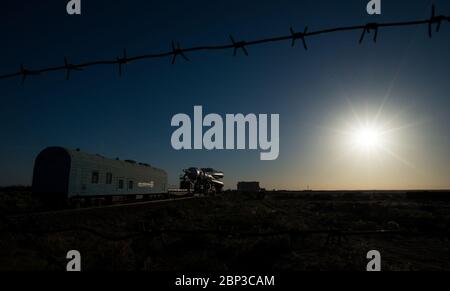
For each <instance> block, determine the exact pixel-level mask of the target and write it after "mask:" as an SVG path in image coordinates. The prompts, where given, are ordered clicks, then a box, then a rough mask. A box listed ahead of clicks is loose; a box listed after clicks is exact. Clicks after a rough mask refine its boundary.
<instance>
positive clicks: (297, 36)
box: [289, 26, 308, 50]
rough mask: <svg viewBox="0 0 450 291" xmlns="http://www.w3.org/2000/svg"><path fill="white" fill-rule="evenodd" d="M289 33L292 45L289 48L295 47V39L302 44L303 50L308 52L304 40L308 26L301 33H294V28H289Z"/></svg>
mask: <svg viewBox="0 0 450 291" xmlns="http://www.w3.org/2000/svg"><path fill="white" fill-rule="evenodd" d="M289 30H290V32H291V36H292V43H291V46H292V47H295V42H296V41H297V39H301V40H302V42H303V48H304V49H305V50H308V46H307V45H306V40H305V36H306V34H307V33H308V26H306V27H305V29H304V30H303V33H302V32H295V31H294V28H292V26H291V27H290V28H289Z"/></svg>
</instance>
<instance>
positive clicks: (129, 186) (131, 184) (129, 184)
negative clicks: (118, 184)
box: [128, 181, 133, 189]
mask: <svg viewBox="0 0 450 291" xmlns="http://www.w3.org/2000/svg"><path fill="white" fill-rule="evenodd" d="M128 189H133V181H128Z"/></svg>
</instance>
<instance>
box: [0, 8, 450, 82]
mask: <svg viewBox="0 0 450 291" xmlns="http://www.w3.org/2000/svg"><path fill="white" fill-rule="evenodd" d="M444 21H447V22H450V16H446V15H437V14H436V8H435V6H434V5H433V6H432V9H431V16H430V18H428V19H424V20H413V21H404V22H386V23H376V22H371V23H366V24H363V25H355V26H343V27H335V28H328V29H323V30H317V31H309V30H308V26H306V27H305V28H304V30H303V32H296V31H295V30H294V28H293V27H290V29H289V32H290V34H289V35H284V36H277V37H270V38H264V39H258V40H253V41H243V40H240V41H236V40H235V38H234V37H233V35H231V34H230V35H229V38H230V40H231V44H224V45H210V46H198V47H191V48H183V47H182V46H181V44H180V43H178V42H175V41H172V43H171V48H172V50H171V51H167V52H161V53H154V54H144V55H138V56H128V54H127V50H126V49H124V50H123V54H122V56H121V57H117V58H116V59H114V60H97V61H90V62H85V63H79V64H72V63H70V62H69V61H68V58H67V57H66V58H64V65H62V66H54V67H47V68H42V69H34V70H32V69H29V68H27V67H25V65H24V64H21V65H20V69H19V71H18V72H15V73H10V74H6V75H0V79H9V78H14V77H18V76H21V77H22V79H21V83H22V84H24V83H25V80H26V79H27V78H28V77H29V76H36V75H41V74H43V73H50V72H57V71H65V73H66V80H69V79H70V75H71V72H72V71H82V70H83V69H85V68H88V67H93V66H101V65H117V66H118V72H119V76H122V75H123V67H124V66H125V65H127V64H130V63H132V62H137V61H142V60H147V59H156V58H166V57H172V61H171V63H172V64H175V63H176V61H177V58H179V57H181V58H182V59H184V60H185V61H190V59H189V58H188V57H187V55H186V54H187V53H192V52H200V51H218V50H229V49H233V56H237V54H238V51H242V52H243V53H244V55H246V56H248V55H249V52H248V49H247V48H248V47H250V46H256V45H262V44H268V43H274V42H282V41H287V40H291V47H295V45H296V42H297V40H301V41H302V44H303V48H304V49H305V50H308V48H309V47H308V45H307V38H309V37H313V36H318V35H323V34H331V33H336V32H345V31H357V30H362V33H361V36H360V38H359V43H360V44H361V43H362V42H363V41H364V38H365V37H366V34H370V33H371V32H372V31H373V41H374V42H375V43H376V42H377V40H378V36H379V33H380V29H382V28H393V27H405V26H418V25H427V26H428V36H429V38H432V36H433V26H435V27H436V30H435V31H436V32H440V30H441V26H442V22H444Z"/></svg>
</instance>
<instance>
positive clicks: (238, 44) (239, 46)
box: [230, 34, 248, 57]
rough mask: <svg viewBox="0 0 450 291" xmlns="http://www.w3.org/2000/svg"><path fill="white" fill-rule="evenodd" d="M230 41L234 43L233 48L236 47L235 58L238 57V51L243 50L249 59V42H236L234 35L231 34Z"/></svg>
mask: <svg viewBox="0 0 450 291" xmlns="http://www.w3.org/2000/svg"><path fill="white" fill-rule="evenodd" d="M230 39H231V42H232V43H233V47H234V53H233V56H236V55H237V51H238V49H241V50H242V51H243V52H244V54H245V55H246V56H247V57H248V51H247V49H246V48H245V46H246V45H247V42H245V41H235V40H234V37H233V35H231V34H230Z"/></svg>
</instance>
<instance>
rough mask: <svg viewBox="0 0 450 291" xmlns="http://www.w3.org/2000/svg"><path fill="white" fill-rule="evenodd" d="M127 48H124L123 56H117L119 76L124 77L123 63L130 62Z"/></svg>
mask: <svg viewBox="0 0 450 291" xmlns="http://www.w3.org/2000/svg"><path fill="white" fill-rule="evenodd" d="M128 62H129V60H128V58H127V49H123V55H122V57H117V63H118V64H119V76H120V77H122V73H123V65H126V64H128Z"/></svg>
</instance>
